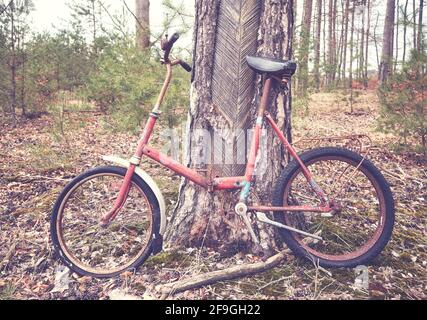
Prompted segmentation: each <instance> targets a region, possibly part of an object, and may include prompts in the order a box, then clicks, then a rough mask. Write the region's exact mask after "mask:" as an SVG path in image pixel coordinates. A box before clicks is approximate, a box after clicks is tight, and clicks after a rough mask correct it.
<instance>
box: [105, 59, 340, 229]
mask: <svg viewBox="0 0 427 320" xmlns="http://www.w3.org/2000/svg"><path fill="white" fill-rule="evenodd" d="M179 63H180V61H179V60H173V61H169V62H167V63H165V64H166V68H167V74H166V79H165V82H164V84H163V87H162V89H161V92H160V94H159V97H158V100H157V103H156V105H155V106H154V109H153V111H152V112H151V114H150V117H149V119H148V121H147V123H146V125H145V128H144V130H143V134H142V137H141V139H140V141H139V143H138V147H137V149H136V152H135V154H134V156H133V157H132V158H131V160H130V166H129V168H128V170H127V173H126V176H125V178H124V181H123V185H122V186H121V188H120V192H119V195H118V197H117V199H116V202H115V205H114V207H113V209H112V210H111V211H110V212H109V213H107V214H106V215H105V216H104V217H103V218H102V219H101V221H102V223H108V222H109V221H111V220H113V219H114V218H115V217H116V216H117V214H118V213H119V211H120V209H121V208H122V206H123V205H124V203H125V201H126V198H127V196H128V193H129V189H130V182H131V179H132V176H133V174H134V173H135V168H136V166H139V165H140V163H141V159H142V157H143V156H146V157H148V158H150V159H152V160H154V161H156V162H157V163H159V164H161V165H162V166H164V167H166V168H168V169H170V170H172V171H173V172H175V173H176V174H178V175H180V176H183V177H185V178H187V179H188V180H190V181H192V182H193V183H195V184H197V185H199V186H201V187H203V188H205V189H208V190H209V191H212V192H213V191H217V190H234V189H241V192H240V198H239V202H243V203H246V202H247V199H248V196H249V192H250V187H251V184H252V183H253V180H254V171H255V163H256V158H257V155H258V152H259V148H260V139H261V129H262V126H263V123H264V120H265V119H267V123H268V124H269V125H270V126H271V127H272V128H273V130H274V132H275V133H276V135H277V137H278V138H279V139H280V141H281V142H282V144H283V145H284V146H285V148H286V149H287V151H288V152H289V154H290V155H291V156H292V158H294V159H295V160H296V161H297V162H298V163H299V165H300V166H301V169H302V173H303V174H304V176H305V178H306V179H307V182H308V183H309V185H310V186H311V188H312V190H313V191H314V192H315V193H316V195H317V196H318V197H319V199H320V200H321V205H320V206H318V207H313V206H283V207H272V206H249V207H248V210H253V211H261V212H263V211H264V212H269V211H287V212H302V211H304V212H313V213H316V212H317V213H327V212H330V211H331V210H332V208H331V204H330V202H329V200H328V198H327V196H326V195H325V193H324V192H323V190H322V189H321V188H320V187H319V186H318V185H317V183H316V182H315V181H314V179H313V177H312V175H311V173H310V171H309V170H308V168H307V167H306V166H305V165H304V163H303V162H302V161H301V159H300V158H299V157H298V154H297V153H296V151H295V149H294V148H293V147H292V145H291V144H290V143H289V142H288V140H287V139H286V137H285V136H284V134H283V133H282V131H281V130H280V128H279V126H278V125H277V124H276V122H275V121H274V120H273V118H272V117H271V115H270V114H269V113H268V112H266V108H267V105H268V102H269V93H270V90H271V85H272V81H273V80H274V79H273V77H268V76H267V78H266V79H265V82H264V89H263V94H262V98H261V103H260V106H259V109H258V116H257V120H256V124H255V128H254V133H253V137H252V142H251V147H250V151H249V156H248V161H247V165H246V171H245V175H244V176H239V177H218V178H214V179H210V178H208V177H205V176H203V175H201V174H199V173H198V172H197V171H196V170H193V169H191V168H188V167H187V166H185V165H183V164H181V163H179V162H178V161H176V160H174V159H172V158H171V157H169V156H167V155H165V154H162V153H161V152H159V151H157V150H156V149H154V148H152V147H150V146H149V145H148V143H149V141H150V138H151V135H152V133H153V130H154V127H155V124H156V122H157V120H158V118H159V117H160V115H161V112H160V105H161V104H162V102H163V99H164V97H165V94H166V92H167V90H168V87H169V84H170V81H171V79H172V67H173V66H174V65H177V64H179Z"/></svg>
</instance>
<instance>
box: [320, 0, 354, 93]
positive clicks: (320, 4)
mask: <svg viewBox="0 0 427 320" xmlns="http://www.w3.org/2000/svg"><path fill="white" fill-rule="evenodd" d="M347 1H349V0H347ZM321 29H322V0H317V28H316V39H315V45H314V82H315V83H314V85H315V87H316V90H319V89H320V35H321Z"/></svg>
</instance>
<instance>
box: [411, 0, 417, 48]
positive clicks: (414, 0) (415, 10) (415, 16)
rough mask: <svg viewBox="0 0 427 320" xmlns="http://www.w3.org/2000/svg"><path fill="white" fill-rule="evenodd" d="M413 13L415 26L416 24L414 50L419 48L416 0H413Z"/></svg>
mask: <svg viewBox="0 0 427 320" xmlns="http://www.w3.org/2000/svg"><path fill="white" fill-rule="evenodd" d="M412 14H413V26H414V33H413V35H414V50H417V5H416V0H412Z"/></svg>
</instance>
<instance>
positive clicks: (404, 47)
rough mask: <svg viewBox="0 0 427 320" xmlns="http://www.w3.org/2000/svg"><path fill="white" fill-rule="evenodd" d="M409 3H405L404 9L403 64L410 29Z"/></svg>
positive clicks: (407, 0) (407, 1)
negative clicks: (407, 34)
mask: <svg viewBox="0 0 427 320" xmlns="http://www.w3.org/2000/svg"><path fill="white" fill-rule="evenodd" d="M408 3H409V0H406V2H405V9H403V19H404V24H403V57H402V61H403V64H404V63H405V61H406V46H407V40H406V33H407V29H408V28H407V27H408Z"/></svg>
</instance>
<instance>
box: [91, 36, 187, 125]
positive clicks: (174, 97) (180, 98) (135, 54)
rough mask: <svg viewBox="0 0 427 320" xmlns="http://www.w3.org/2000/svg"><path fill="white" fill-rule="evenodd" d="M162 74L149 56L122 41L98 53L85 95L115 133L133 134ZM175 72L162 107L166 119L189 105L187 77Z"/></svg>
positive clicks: (158, 89) (147, 53) (162, 77)
mask: <svg viewBox="0 0 427 320" xmlns="http://www.w3.org/2000/svg"><path fill="white" fill-rule="evenodd" d="M165 71H166V70H165V68H164V66H162V65H161V64H160V63H159V61H158V59H155V58H154V57H153V54H152V53H151V52H149V51H145V52H144V51H141V50H140V49H138V48H137V47H136V46H135V44H134V42H133V40H122V41H120V42H117V43H116V45H114V46H110V47H108V48H106V49H104V51H103V52H102V53H100V55H99V57H98V59H97V61H96V68H95V71H94V72H92V73H91V74H90V76H89V79H88V82H87V85H86V86H85V89H84V92H85V93H86V97H87V99H89V100H90V101H93V102H94V103H95V104H96V106H97V107H99V108H100V109H101V110H102V111H104V112H107V111H108V113H109V114H110V117H109V119H108V122H109V123H110V124H111V126H112V128H113V129H114V130H118V131H136V130H137V128H138V127H139V126H140V123H141V121H142V120H143V119H144V118H145V117H146V116H147V115H148V113H149V112H150V111H151V109H152V107H153V105H154V103H155V101H156V99H157V95H158V93H159V92H160V89H161V86H162V83H163V80H164V75H165ZM174 71H175V75H174V78H173V81H172V83H171V86H170V90H169V91H168V94H167V96H166V100H165V103H164V105H163V111H164V112H165V113H166V116H167V115H169V114H174V113H175V108H176V107H178V106H181V107H182V106H183V107H187V105H188V95H189V77H188V76H187V75H186V74H184V73H183V72H182V71H180V70H178V68H175V69H174Z"/></svg>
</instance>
